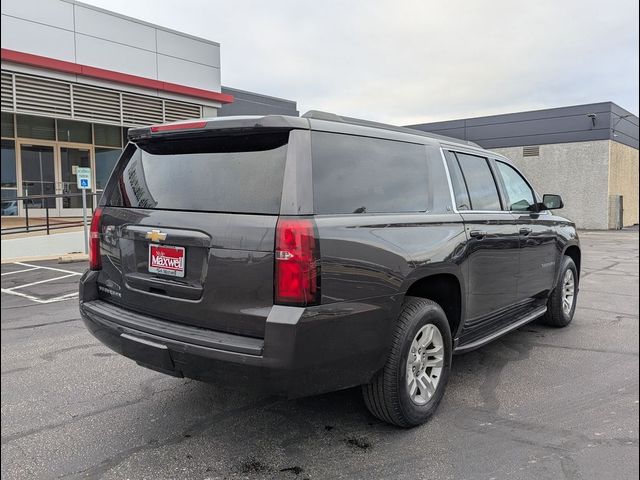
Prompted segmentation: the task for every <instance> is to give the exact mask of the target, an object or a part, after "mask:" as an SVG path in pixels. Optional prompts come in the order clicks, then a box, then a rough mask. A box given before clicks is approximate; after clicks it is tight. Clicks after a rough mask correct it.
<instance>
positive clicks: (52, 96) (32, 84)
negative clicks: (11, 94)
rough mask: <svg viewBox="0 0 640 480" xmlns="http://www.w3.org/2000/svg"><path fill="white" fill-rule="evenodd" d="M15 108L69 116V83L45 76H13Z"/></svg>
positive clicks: (28, 111)
mask: <svg viewBox="0 0 640 480" xmlns="http://www.w3.org/2000/svg"><path fill="white" fill-rule="evenodd" d="M15 83H16V89H15V99H16V110H17V111H21V112H27V113H40V114H51V115H55V116H57V117H71V85H70V84H69V83H65V82H56V81H52V80H49V79H45V78H39V77H27V76H24V75H16V76H15Z"/></svg>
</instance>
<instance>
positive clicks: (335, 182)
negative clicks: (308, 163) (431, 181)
mask: <svg viewBox="0 0 640 480" xmlns="http://www.w3.org/2000/svg"><path fill="white" fill-rule="evenodd" d="M311 153H312V166H313V201H314V209H315V212H316V213H318V214H339V213H396V212H397V213H400V212H422V211H425V210H427V209H428V191H427V190H428V189H427V183H428V175H427V157H426V150H425V146H424V145H417V144H412V143H404V142H394V141H391V140H381V139H378V138H368V137H358V136H353V135H340V134H333V133H323V132H312V134H311Z"/></svg>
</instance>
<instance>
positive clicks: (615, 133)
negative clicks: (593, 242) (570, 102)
mask: <svg viewBox="0 0 640 480" xmlns="http://www.w3.org/2000/svg"><path fill="white" fill-rule="evenodd" d="M408 127H410V128H415V129H418V130H423V131H427V132H433V133H438V134H441V135H447V136H451V137H455V138H459V139H463V140H470V141H473V142H476V143H478V144H479V145H481V146H482V147H484V148H487V149H490V150H493V151H495V152H497V153H500V154H502V155H505V156H506V157H508V158H510V159H511V160H512V161H513V162H514V163H515V164H516V165H517V166H518V167H519V168H520V169H521V170H522V171H523V172H524V173H525V175H526V176H527V177H528V178H529V179H530V180H531V181H532V183H533V186H534V188H535V189H536V190H537V191H538V193H540V194H542V193H559V194H561V195H562V196H563V198H564V200H565V209H564V211H563V213H564V214H565V215H566V216H567V217H569V218H571V219H573V220H574V221H575V222H576V225H577V226H578V227H579V228H586V229H608V228H619V227H621V226H630V225H634V224H637V223H638V180H639V179H638V117H637V116H636V115H634V114H632V113H631V112H629V111H627V110H625V109H623V108H621V107H619V106H618V105H616V104H615V103H612V102H603V103H592V104H587V105H576V106H571V107H560V108H551V109H545V110H536V111H529V112H519V113H509V114H503V115H491V116H487V117H479V118H467V119H460V120H450V121H444V122H434V123H424V124H417V125H408Z"/></svg>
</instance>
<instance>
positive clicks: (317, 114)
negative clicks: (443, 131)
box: [302, 110, 482, 148]
mask: <svg viewBox="0 0 640 480" xmlns="http://www.w3.org/2000/svg"><path fill="white" fill-rule="evenodd" d="M302 118H310V119H315V120H326V121H329V122H340V123H348V124H351V125H360V126H362V127H371V128H380V129H384V130H391V131H393V132H402V133H408V134H411V135H420V136H422V137H429V138H434V139H438V140H445V141H447V142H453V143H462V144H465V145H470V146H473V147H478V148H482V147H481V146H480V145H478V144H477V143H475V142H472V141H470V140H461V139H459V138H454V137H447V136H446V135H439V134H437V133H431V132H425V131H423V130H416V129H413V128H408V127H398V126H396V125H389V124H386V123H380V122H373V121H371V120H362V119H360V118H352V117H344V116H342V115H338V114H335V113H331V112H323V111H321V110H309V111H308V112H307V113H305V114H304V115H302Z"/></svg>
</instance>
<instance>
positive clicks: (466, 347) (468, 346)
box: [453, 306, 547, 354]
mask: <svg viewBox="0 0 640 480" xmlns="http://www.w3.org/2000/svg"><path fill="white" fill-rule="evenodd" d="M546 311H547V307H546V306H543V307H540V308H537V309H535V310H534V311H533V312H531V313H530V314H528V315H527V316H525V317H522V318H521V319H520V320H518V321H516V322H514V323H510V324H509V325H507V326H506V327H504V328H501V329H500V330H498V331H496V332H493V333H492V334H490V335H489V336H486V337H484V338H481V339H479V340H475V341H473V342H470V343H465V344H463V345H459V346H457V347H456V348H455V349H454V350H453V353H455V354H458V353H467V352H470V351H471V350H475V349H476V348H480V347H482V346H483V345H486V344H487V343H489V342H492V341H494V340H495V339H496V338H499V337H501V336H503V335H506V334H507V333H509V332H510V331H512V330H515V329H516V328H519V327H521V326H523V325H526V324H527V323H529V322H532V321H534V320H535V319H536V318H538V317H540V316H542V315H544V314H545V313H546Z"/></svg>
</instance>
